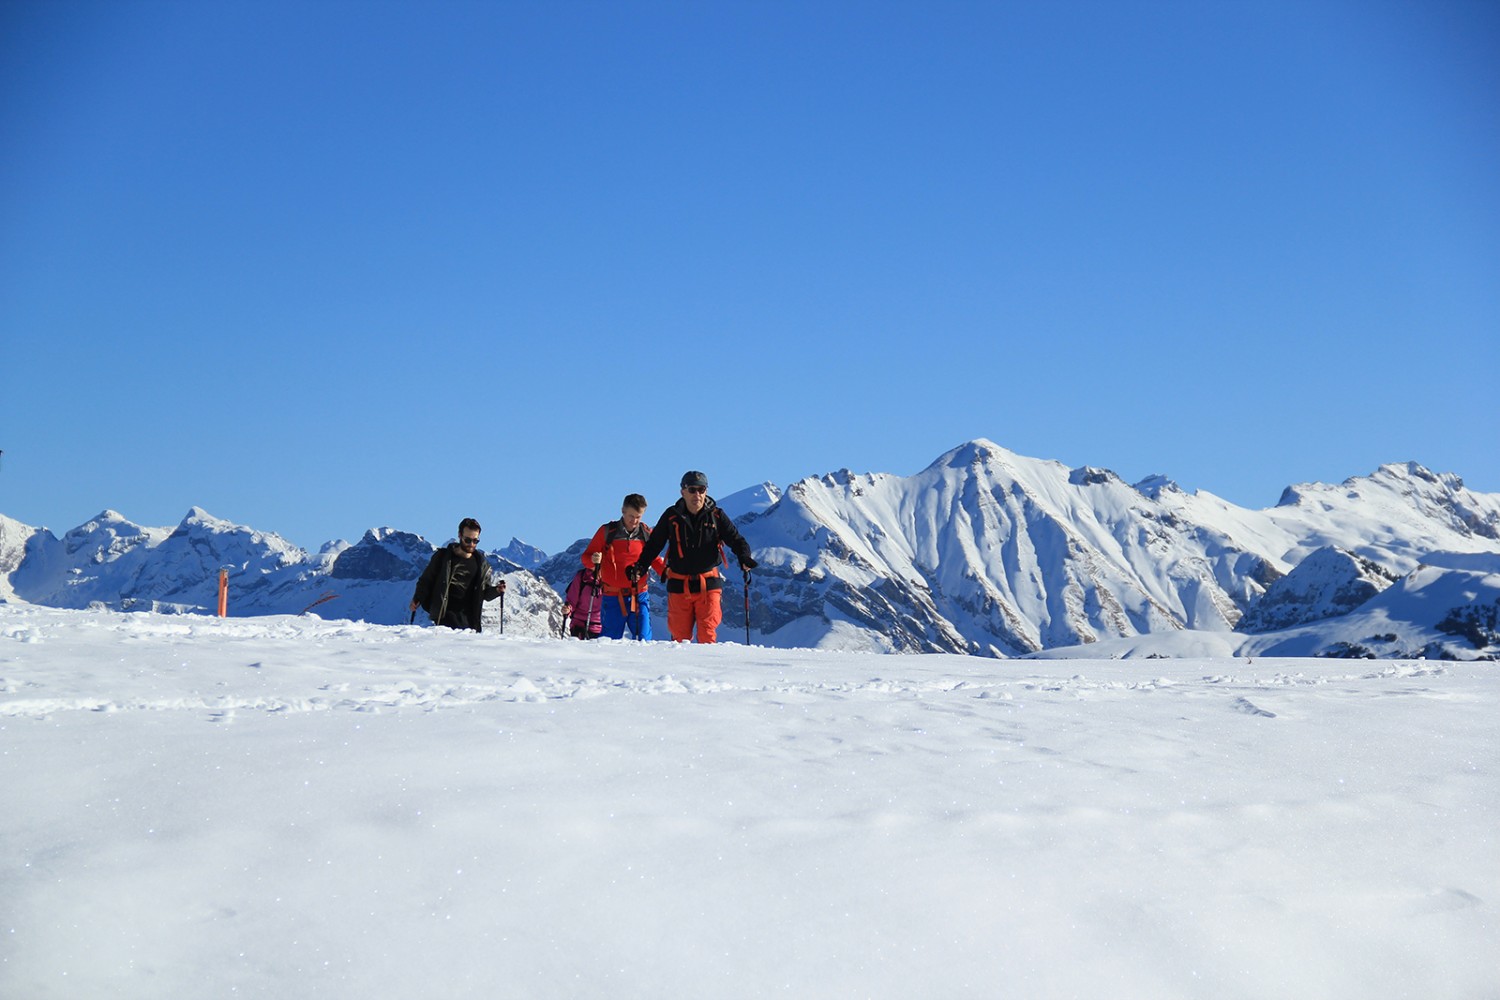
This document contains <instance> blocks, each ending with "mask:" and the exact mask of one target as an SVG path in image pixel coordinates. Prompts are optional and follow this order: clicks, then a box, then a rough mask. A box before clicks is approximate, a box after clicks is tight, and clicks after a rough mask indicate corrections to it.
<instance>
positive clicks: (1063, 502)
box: [0, 438, 1500, 656]
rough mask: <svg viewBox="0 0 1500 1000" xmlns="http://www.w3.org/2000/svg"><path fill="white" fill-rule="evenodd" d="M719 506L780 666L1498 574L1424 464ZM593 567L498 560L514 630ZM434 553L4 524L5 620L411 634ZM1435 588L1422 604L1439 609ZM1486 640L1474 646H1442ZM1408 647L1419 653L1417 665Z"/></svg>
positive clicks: (991, 485)
mask: <svg viewBox="0 0 1500 1000" xmlns="http://www.w3.org/2000/svg"><path fill="white" fill-rule="evenodd" d="M724 503H725V505H726V509H727V510H730V512H731V513H732V514H734V515H736V523H737V524H739V526H740V528H741V531H742V532H743V533H744V534H745V536H746V538H747V539H748V540H749V541H750V543H751V545H752V547H753V548H754V550H755V552H756V556H757V559H759V561H760V563H761V565H760V567H759V568H758V569H757V571H756V572H755V574H754V584H753V586H752V588H751V594H750V604H751V608H750V611H751V614H750V617H751V626H752V633H754V638H755V641H758V642H762V643H766V644H769V645H810V646H829V647H836V648H867V649H872V650H877V651H885V652H963V653H969V654H975V655H993V656H1024V655H1030V654H1035V653H1038V652H1042V651H1047V650H1057V649H1063V648H1070V647H1081V648H1087V647H1088V646H1090V645H1092V644H1095V643H1098V642H1100V641H1106V642H1107V641H1111V640H1117V639H1119V640H1135V639H1138V638H1140V637H1144V636H1152V635H1167V634H1170V633H1173V632H1182V631H1194V632H1206V633H1214V634H1220V635H1225V636H1235V637H1237V638H1236V640H1235V641H1244V642H1248V641H1249V640H1247V639H1245V636H1244V635H1242V634H1241V633H1237V632H1235V629H1236V628H1237V627H1239V628H1243V629H1244V630H1245V631H1246V632H1247V633H1248V632H1249V631H1250V630H1254V632H1255V633H1256V636H1255V640H1254V643H1253V644H1254V645H1256V646H1257V648H1259V647H1261V646H1264V645H1265V643H1266V642H1268V641H1270V640H1268V639H1267V638H1266V634H1270V633H1274V632H1278V631H1279V630H1287V629H1303V630H1305V629H1308V628H1313V629H1317V628H1319V627H1320V626H1319V622H1330V621H1337V620H1340V619H1343V618H1346V617H1347V616H1348V615H1350V614H1351V613H1353V612H1355V611H1357V610H1358V609H1359V608H1360V607H1362V606H1364V605H1365V604H1366V603H1368V602H1369V601H1371V600H1374V599H1376V598H1377V597H1378V596H1379V595H1380V594H1381V593H1382V592H1384V591H1385V590H1387V589H1388V588H1390V587H1392V586H1394V585H1395V584H1396V583H1398V582H1399V581H1401V580H1403V579H1404V578H1405V577H1407V576H1408V575H1409V574H1411V573H1413V572H1415V571H1417V570H1418V569H1419V568H1424V567H1425V568H1427V569H1429V570H1433V571H1436V572H1439V573H1459V572H1463V573H1470V574H1472V573H1474V572H1475V571H1474V570H1472V569H1466V568H1463V567H1458V566H1450V567H1447V568H1443V567H1433V566H1432V565H1431V563H1433V562H1434V561H1436V562H1439V563H1441V562H1442V561H1443V559H1442V558H1440V556H1441V554H1444V553H1451V554H1453V555H1452V556H1451V558H1450V561H1451V560H1452V559H1457V560H1460V561H1461V560H1462V559H1463V558H1464V557H1465V556H1471V557H1474V558H1479V559H1481V561H1482V560H1483V559H1484V558H1488V557H1490V556H1500V496H1497V495H1492V494H1479V493H1474V492H1472V491H1470V490H1468V489H1467V488H1466V487H1465V486H1464V485H1463V480H1462V479H1461V478H1460V477H1459V476H1457V475H1455V474H1452V473H1434V472H1432V471H1431V470H1429V469H1427V468H1426V467H1424V466H1422V465H1420V464H1419V463H1416V462H1404V463H1399V462H1398V463H1388V464H1385V465H1381V466H1380V467H1379V468H1377V469H1376V470H1375V472H1373V473H1371V474H1370V475H1369V476H1354V477H1350V478H1348V479H1346V480H1344V481H1343V482H1342V483H1338V484H1324V483H1298V484H1293V485H1291V486H1288V487H1286V488H1285V489H1284V490H1283V492H1282V494H1281V499H1280V500H1279V501H1278V503H1277V504H1276V505H1275V506H1273V507H1269V508H1265V509H1262V510H1250V509H1247V508H1241V507H1237V506H1235V505H1234V504H1231V503H1229V502H1228V501H1225V500H1223V499H1222V498H1219V497H1217V496H1215V495H1213V494H1212V493H1209V492H1207V491H1204V490H1196V491H1194V492H1192V493H1188V492H1186V491H1184V490H1183V489H1182V488H1181V487H1180V486H1179V485H1177V484H1176V483H1175V482H1174V481H1172V480H1171V479H1170V478H1169V477H1167V476H1165V475H1159V474H1153V475H1151V476H1148V477H1146V478H1145V479H1142V480H1140V481H1139V482H1137V483H1135V484H1129V483H1127V482H1125V480H1124V479H1123V478H1121V477H1120V476H1119V475H1117V474H1116V473H1114V472H1113V471H1111V470H1109V469H1107V468H1104V467H1100V466H1093V465H1084V466H1076V467H1070V466H1068V465H1066V464H1064V463H1062V462H1057V461H1055V460H1050V459H1037V458H1030V457H1027V456H1023V455H1019V454H1017V453H1015V452H1012V451H1009V450H1007V449H1005V448H1003V447H1001V446H1000V445H998V444H996V443H995V442H993V441H991V440H989V439H986V438H976V439H974V440H972V441H968V442H965V443H963V444H960V445H958V446H957V447H955V448H952V449H949V450H948V451H946V452H944V453H943V454H942V455H940V456H938V458H937V459H935V460H934V461H933V462H931V463H929V465H928V466H927V467H926V468H925V469H923V470H921V471H920V472H918V473H916V474H914V475H911V476H900V475H895V474H891V473H879V472H870V473H855V472H853V471H851V470H849V469H840V470H837V471H834V472H829V473H824V474H822V475H817V476H808V477H805V478H803V479H801V480H799V481H797V482H795V483H792V484H791V485H790V486H788V487H787V488H786V489H784V490H782V489H779V488H778V487H776V486H774V485H773V484H770V483H762V484H760V485H759V486H755V487H750V488H748V489H746V490H741V491H739V492H738V493H734V494H730V495H729V496H728V497H726V498H725V501H724ZM582 544H583V542H582V540H580V541H579V542H576V543H574V545H572V546H570V547H569V548H568V549H567V550H565V551H564V552H562V553H558V554H556V555H553V556H551V557H546V554H545V553H541V552H540V551H539V550H536V549H535V548H534V547H531V546H527V545H526V544H525V543H524V542H521V541H519V539H516V538H512V539H511V542H510V544H509V545H508V546H507V547H506V548H505V549H504V550H502V551H505V552H509V553H511V554H513V555H515V556H517V557H518V558H520V559H523V560H525V561H526V562H529V563H531V565H530V566H522V565H518V564H517V563H516V562H512V561H510V560H507V559H505V558H504V557H502V556H500V555H498V554H495V553H491V554H490V556H489V558H490V560H491V562H492V564H493V565H495V567H496V569H497V570H499V571H501V572H504V573H506V574H507V577H508V579H510V580H511V583H512V590H511V593H510V595H508V596H509V598H510V600H511V604H510V607H508V608H507V628H508V630H521V631H524V632H526V633H528V634H536V635H547V634H556V632H557V627H558V625H559V622H560V601H559V600H558V599H557V595H556V590H557V589H560V588H561V587H562V586H564V585H565V584H566V582H567V579H568V578H569V577H571V575H572V573H573V572H574V571H575V570H576V567H577V556H578V552H579V551H581V549H582ZM433 551H435V548H434V546H433V545H432V544H431V543H429V542H427V541H426V540H425V539H422V538H421V537H420V536H417V535H414V534H411V533H409V532H403V531H400V530H399V529H396V528H392V527H381V528H372V529H369V530H368V531H366V532H365V533H364V535H363V536H362V537H361V538H360V540H359V541H358V542H356V543H354V544H352V545H351V544H349V543H347V542H344V541H338V542H330V543H329V544H327V545H325V546H323V547H322V548H321V549H320V550H319V551H318V552H317V553H308V552H306V551H304V550H302V549H300V548H298V547H297V546H295V545H293V544H292V543H290V542H287V541H286V540H285V539H283V538H281V537H280V536H278V535H275V534H274V533H269V532H261V531H257V530H255V529H252V528H249V527H247V526H243V525H236V524H233V523H231V522H228V521H223V520H221V519H218V518H216V517H214V516H213V515H211V514H209V513H208V512H207V511H204V510H202V509H201V508H198V507H192V508H190V509H189V511H188V513H187V515H185V516H184V518H183V519H182V521H181V522H180V523H179V524H178V525H177V526H175V527H173V528H147V527H142V526H140V525H136V524H133V523H132V522H130V521H129V520H128V519H126V518H125V517H124V516H123V515H121V514H120V513H118V512H116V511H113V510H108V509H106V510H104V511H102V512H101V513H100V514H99V515H98V516H97V517H95V518H93V519H91V520H90V521H88V522H85V523H84V524H83V525H79V526H78V527H77V528H74V529H72V530H70V531H68V532H66V533H65V534H64V535H63V537H62V538H60V539H59V538H57V537H55V536H53V535H52V533H51V532H50V531H49V530H47V529H45V528H32V527H30V526H28V525H24V524H21V523H20V522H18V521H15V520H13V519H11V518H7V517H4V516H3V515H0V599H6V600H23V601H30V602H32V603H43V604H52V605H54V606H60V607H86V606H89V605H91V604H104V605H105V606H109V607H116V608H120V609H129V608H139V607H146V608H152V609H161V610H178V611H204V610H206V609H207V608H209V607H211V606H212V604H213V593H214V589H213V585H212V581H214V580H215V579H216V577H217V572H218V569H219V568H220V567H221V566H230V567H232V569H233V573H232V584H231V602H230V606H231V613H232V614H291V613H297V612H298V611H300V610H302V609H305V608H307V607H309V606H311V605H313V604H314V603H315V602H318V601H319V600H324V603H323V604H321V605H319V607H320V610H322V611H325V612H327V613H331V614H337V615H340V616H344V617H351V618H363V619H365V620H369V621H376V622H383V623H387V624H397V623H404V622H405V621H406V618H407V614H408V613H407V612H406V604H407V602H408V601H409V598H410V592H411V586H412V584H413V582H414V580H415V578H416V576H417V574H419V573H420V571H421V569H422V567H423V566H425V564H426V560H427V559H428V558H430V556H431V553H432V552H433ZM1309 560H1311V561H1309ZM736 576H737V574H733V573H731V574H730V586H731V588H733V587H737V586H740V585H741V584H740V582H739V581H738V580H736V579H735V577H736ZM1477 579H1478V581H1479V583H1478V586H1479V592H1476V597H1475V599H1474V601H1475V602H1477V603H1474V604H1473V606H1472V607H1470V608H1468V609H1467V610H1465V609H1463V608H1456V607H1445V608H1442V609H1439V610H1441V611H1442V615H1440V616H1439V618H1438V619H1435V620H1433V621H1432V622H1429V623H1427V626H1424V628H1426V631H1425V632H1423V635H1424V636H1426V639H1425V640H1424V642H1422V643H1421V644H1420V645H1419V647H1417V648H1420V649H1428V648H1429V647H1431V648H1433V649H1445V650H1449V651H1450V652H1454V653H1455V655H1456V654H1457V653H1460V652H1463V653H1472V654H1473V655H1489V653H1490V652H1491V651H1490V650H1489V648H1488V646H1479V647H1475V649H1474V650H1472V651H1471V650H1466V649H1457V648H1453V649H1450V647H1449V646H1448V645H1443V644H1444V643H1448V642H1450V640H1451V641H1454V642H1456V641H1458V640H1457V639H1453V636H1460V637H1464V636H1467V637H1478V638H1481V639H1483V638H1484V637H1485V636H1486V635H1487V634H1488V633H1487V632H1486V631H1485V628H1486V626H1484V625H1483V623H1484V622H1485V621H1487V620H1488V616H1489V611H1488V606H1487V605H1486V604H1485V603H1484V602H1485V600H1488V596H1487V595H1488V590H1487V589H1486V588H1487V587H1488V584H1487V583H1485V582H1484V581H1486V580H1487V579H1488V576H1487V575H1486V574H1484V573H1479V575H1478V578H1477ZM549 583H550V584H551V586H548V584H549ZM1430 586H1431V581H1428V583H1427V584H1425V585H1424V588H1422V592H1423V593H1428V594H1431V593H1437V591H1435V590H1430V589H1427V588H1428V587H1430ZM1472 589H1473V588H1472V587H1471V588H1470V590H1472ZM1463 592H1464V593H1468V592H1469V591H1463ZM1413 593H1414V594H1415V593H1416V591H1413ZM1455 593H1457V591H1455ZM330 594H334V595H337V596H336V599H327V598H328V595H330ZM1415 599H1416V598H1415V597H1414V598H1413V600H1415ZM658 603H664V602H658ZM724 604H725V629H724V631H723V633H722V634H725V635H735V634H739V630H741V629H743V628H744V609H743V601H741V600H738V599H736V597H735V596H732V595H731V596H728V597H727V598H726V600H725V602H724ZM497 611H498V609H497ZM1465 615H1468V616H1469V617H1468V618H1465V617H1464V616H1465ZM1470 618H1472V619H1473V620H1474V621H1476V622H1479V623H1480V624H1479V625H1477V626H1475V627H1474V628H1459V629H1458V630H1457V631H1456V632H1449V633H1444V632H1442V631H1441V630H1438V629H1437V625H1438V624H1439V621H1441V620H1448V619H1452V621H1455V622H1460V621H1468V620H1469V619H1470ZM1324 630H1325V631H1329V634H1332V632H1334V631H1337V629H1334V628H1333V627H1332V626H1328V627H1327V628H1326V629H1324ZM1418 631H1421V629H1418ZM1381 634H1385V633H1381ZM1443 636H1448V638H1446V639H1445V638H1443ZM1332 641H1333V640H1331V642H1332ZM1337 641H1340V642H1346V643H1347V642H1349V640H1347V639H1339V640H1337ZM1413 642H1416V633H1412V636H1410V637H1408V639H1404V640H1403V647H1402V648H1403V649H1405V650H1407V651H1410V648H1409V647H1411V643H1413ZM1433 643H1438V646H1436V647H1433V646H1432V644H1433ZM1316 645H1317V644H1316V643H1312V645H1311V646H1309V644H1308V643H1306V642H1304V643H1302V644H1301V646H1299V648H1301V647H1308V648H1312V647H1315V646H1316ZM1355 645H1359V644H1358V643H1355ZM1318 649H1319V650H1321V651H1322V652H1335V651H1336V650H1333V647H1332V646H1331V645H1329V646H1328V648H1326V649H1325V648H1323V647H1318Z"/></svg>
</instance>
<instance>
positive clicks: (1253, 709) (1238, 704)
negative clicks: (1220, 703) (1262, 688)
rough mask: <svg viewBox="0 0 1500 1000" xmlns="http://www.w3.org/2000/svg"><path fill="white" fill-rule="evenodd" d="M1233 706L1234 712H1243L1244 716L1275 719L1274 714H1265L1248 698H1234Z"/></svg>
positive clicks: (1265, 712) (1263, 710)
mask: <svg viewBox="0 0 1500 1000" xmlns="http://www.w3.org/2000/svg"><path fill="white" fill-rule="evenodd" d="M1233 704H1234V710H1235V711H1236V712H1244V713H1245V714H1246V715H1259V716H1262V717H1264V718H1267V719H1274V718H1276V713H1275V712H1267V711H1266V710H1265V709H1263V708H1261V707H1260V706H1259V705H1257V704H1255V702H1253V701H1251V700H1250V699H1249V698H1236V699H1234V702H1233Z"/></svg>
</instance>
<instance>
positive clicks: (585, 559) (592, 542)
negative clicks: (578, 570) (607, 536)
mask: <svg viewBox="0 0 1500 1000" xmlns="http://www.w3.org/2000/svg"><path fill="white" fill-rule="evenodd" d="M608 527H609V525H608V524H601V525H599V530H598V531H596V532H594V537H593V538H591V539H589V544H588V547H587V548H585V549H584V550H583V555H581V556H579V557H578V560H579V562H581V563H583V564H584V565H585V566H587V567H588V568H589V569H595V568H597V567H598V565H599V563H600V562H601V561H603V559H604V529H605V528H608Z"/></svg>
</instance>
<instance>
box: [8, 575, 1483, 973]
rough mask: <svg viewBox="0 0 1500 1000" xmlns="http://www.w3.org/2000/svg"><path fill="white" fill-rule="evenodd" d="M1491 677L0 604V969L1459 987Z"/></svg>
mask: <svg viewBox="0 0 1500 1000" xmlns="http://www.w3.org/2000/svg"><path fill="white" fill-rule="evenodd" d="M1497 720H1500V669H1497V665H1496V664H1493V663H1477V664H1476V663H1437V662H1433V663H1427V662H1422V663H1394V664H1393V663H1389V662H1382V663H1376V662H1370V661H1325V660H1260V659H1256V660H1254V661H1253V662H1247V661H1246V660H1243V659H1241V660H1234V659H1195V660H1151V661H1146V660H1134V661H1125V662H1109V661H1083V660H1071V661H1061V662H1059V661H997V660H991V659H980V658H967V657H959V656H939V655H933V656H874V655H860V654H849V653H818V652H811V651H789V650H769V649H758V648H750V649H747V648H744V647H742V646H730V645H725V646H720V647H716V648H706V649H705V648H692V647H684V646H673V645H670V644H666V643H653V644H649V645H640V644H630V643H609V642H601V643H595V644H583V643H577V642H563V641H561V640H543V639H523V638H516V637H509V636H501V635H495V634H491V633H488V632H487V633H485V634H484V635H474V634H472V633H470V634H454V633H448V632H444V631H436V630H431V629H421V628H413V627H390V626H376V625H366V624H360V623H350V622H323V621H318V620H316V619H312V618H290V617H277V618H259V619H230V620H227V621H219V620H216V619H206V618H197V617H167V616H158V615H148V614H139V615H128V614H115V613H109V612H89V611H58V610H52V609H43V608H36V607H23V606H16V605H0V859H3V861H0V997H6V998H27V1000H42V998H51V997H65V998H79V1000H85V998H101V997H109V998H126V997H151V998H178V997H181V998H195V1000H196V998H205V997H230V996H233V997H277V998H288V997H340V998H341V997H350V998H356V997H357V998H361V1000H366V998H386V997H392V998H405V997H413V998H416V997H444V998H449V997H487V998H509V997H609V998H616V997H652V998H679V997H681V998H712V997H759V996H789V997H891V998H908V997H933V998H948V997H1017V998H1030V997H1085V998H1093V997H1108V998H1126V997H1139V998H1170V997H1205V998H1210V997H1211V998H1226V997H1228V998H1235V997H1243V998H1262V997H1276V998H1286V997H1306V998H1320V1000H1322V998H1350V1000H1356V998H1358V1000H1369V998H1383V997H1412V998H1435V997H1474V998H1479V997H1491V998H1492V997H1495V996H1497V995H1500V962H1496V960H1495V956H1496V954H1497V944H1500V922H1497V920H1496V915H1495V913H1496V905H1497V903H1500V832H1497V831H1500V753H1497V750H1500V724H1497Z"/></svg>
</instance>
